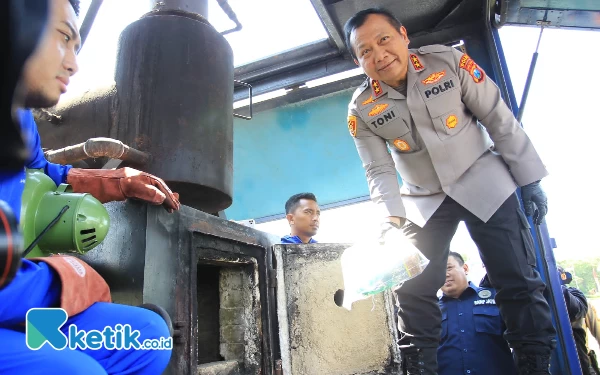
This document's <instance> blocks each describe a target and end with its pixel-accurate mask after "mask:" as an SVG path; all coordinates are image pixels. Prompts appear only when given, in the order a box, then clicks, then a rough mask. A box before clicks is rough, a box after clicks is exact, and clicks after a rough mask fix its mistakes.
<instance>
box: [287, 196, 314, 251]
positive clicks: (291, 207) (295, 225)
mask: <svg viewBox="0 0 600 375" xmlns="http://www.w3.org/2000/svg"><path fill="white" fill-rule="evenodd" d="M285 214H286V218H287V220H288V223H289V225H290V234H289V235H285V236H283V237H282V238H281V243H284V244H293V243H317V241H315V240H314V239H313V236H315V235H316V234H317V231H318V230H319V221H320V220H321V210H320V209H319V204H318V203H317V198H316V197H315V195H314V194H312V193H300V194H295V195H292V196H291V197H290V198H289V199H288V200H287V202H285Z"/></svg>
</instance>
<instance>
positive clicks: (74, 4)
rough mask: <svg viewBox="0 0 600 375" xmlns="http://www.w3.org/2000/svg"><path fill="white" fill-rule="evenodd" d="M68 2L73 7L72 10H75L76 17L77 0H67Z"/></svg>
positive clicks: (77, 11)
mask: <svg viewBox="0 0 600 375" xmlns="http://www.w3.org/2000/svg"><path fill="white" fill-rule="evenodd" d="M69 3H71V6H72V7H73V10H74V11H75V15H76V16H77V17H79V6H80V4H79V0H69Z"/></svg>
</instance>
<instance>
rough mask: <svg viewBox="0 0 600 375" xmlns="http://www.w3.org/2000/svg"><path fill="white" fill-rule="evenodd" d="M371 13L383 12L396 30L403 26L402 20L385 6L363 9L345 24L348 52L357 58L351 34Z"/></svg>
mask: <svg viewBox="0 0 600 375" xmlns="http://www.w3.org/2000/svg"><path fill="white" fill-rule="evenodd" d="M371 14H381V15H382V16H385V17H386V18H387V19H388V22H389V23H390V24H391V25H392V26H394V28H395V29H396V30H400V28H401V27H402V22H400V20H399V19H398V18H397V17H396V16H395V15H394V14H393V13H392V12H390V11H389V10H387V9H385V8H380V7H377V8H368V9H365V10H361V11H360V12H358V13H356V14H355V15H353V16H352V17H351V18H350V19H349V20H348V21H346V24H345V25H344V35H345V37H346V40H345V41H346V48H348V52H350V54H351V55H352V57H353V58H356V54H355V53H354V48H352V44H350V34H352V32H353V31H354V30H356V29H358V28H359V27H361V26H362V25H363V24H364V23H365V21H366V19H367V17H368V16H369V15H371Z"/></svg>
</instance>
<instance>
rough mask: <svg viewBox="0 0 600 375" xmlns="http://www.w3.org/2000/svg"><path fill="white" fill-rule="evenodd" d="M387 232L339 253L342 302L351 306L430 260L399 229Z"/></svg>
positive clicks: (417, 272) (415, 272)
mask: <svg viewBox="0 0 600 375" xmlns="http://www.w3.org/2000/svg"><path fill="white" fill-rule="evenodd" d="M394 232H395V233H388V235H386V241H385V243H384V244H381V243H380V242H379V241H377V240H373V241H364V242H360V243H357V244H355V245H353V246H351V247H349V248H348V249H346V250H345V251H344V253H343V254H342V257H341V265H342V274H343V278H344V291H343V302H342V306H343V307H344V308H346V309H348V310H351V308H352V304H353V303H354V302H355V301H358V300H361V299H366V298H368V297H370V296H373V295H376V294H378V293H381V292H383V291H385V290H388V289H391V288H395V287H396V286H398V285H400V284H402V283H403V282H405V281H407V280H410V279H412V278H414V277H416V276H418V275H420V274H421V273H422V272H423V270H425V267H427V265H428V264H429V260H428V259H427V258H426V257H425V256H424V255H423V253H421V252H420V251H419V250H418V249H417V248H416V247H415V246H413V245H412V243H411V242H410V241H408V240H407V239H406V238H405V237H404V235H403V234H402V233H401V232H400V231H394Z"/></svg>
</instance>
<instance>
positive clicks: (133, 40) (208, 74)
mask: <svg viewBox="0 0 600 375" xmlns="http://www.w3.org/2000/svg"><path fill="white" fill-rule="evenodd" d="M174 41H175V42H174ZM140 62H143V63H140ZM116 83H117V95H118V98H119V111H118V116H117V121H116V127H117V129H116V133H117V134H116V137H115V138H116V139H119V140H121V141H123V142H124V143H126V144H128V145H130V146H132V147H135V148H136V149H139V150H141V151H146V152H149V153H150V154H152V158H153V160H152V163H151V164H150V165H149V166H148V167H147V168H146V171H147V172H149V173H152V174H155V175H157V176H159V177H161V178H163V179H164V180H165V181H166V182H167V183H168V184H169V185H170V187H171V188H172V190H173V191H177V192H178V193H179V195H180V200H181V203H182V204H185V205H188V206H191V207H195V208H198V209H200V210H202V211H205V212H210V213H215V212H218V211H220V210H223V209H225V208H227V207H229V206H230V205H231V203H232V201H231V195H232V183H233V111H232V103H233V53H232V50H231V47H230V46H229V44H228V43H227V41H226V40H225V38H223V36H221V35H220V34H219V33H218V32H217V31H216V30H215V29H214V28H213V27H212V26H209V25H207V24H206V23H203V22H200V21H198V20H195V19H191V18H190V17H187V16H181V15H178V16H175V15H161V14H160V13H152V14H149V15H147V16H145V17H143V18H141V19H140V20H138V21H136V22H134V23H132V24H131V25H129V26H128V27H127V28H126V29H125V30H124V31H123V33H122V34H121V39H120V41H119V51H118V58H117V67H116Z"/></svg>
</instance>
